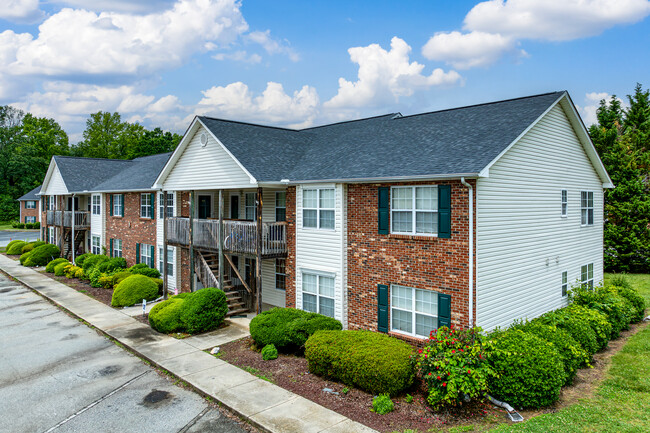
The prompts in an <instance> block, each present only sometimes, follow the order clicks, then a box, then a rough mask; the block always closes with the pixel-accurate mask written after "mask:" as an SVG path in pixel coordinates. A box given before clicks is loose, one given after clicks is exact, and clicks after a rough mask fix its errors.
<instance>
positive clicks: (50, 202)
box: [47, 195, 56, 210]
mask: <svg viewBox="0 0 650 433" xmlns="http://www.w3.org/2000/svg"><path fill="white" fill-rule="evenodd" d="M55 205H56V201H55V200H54V196H53V195H51V196H50V197H49V198H48V200H47V210H54V209H55Z"/></svg>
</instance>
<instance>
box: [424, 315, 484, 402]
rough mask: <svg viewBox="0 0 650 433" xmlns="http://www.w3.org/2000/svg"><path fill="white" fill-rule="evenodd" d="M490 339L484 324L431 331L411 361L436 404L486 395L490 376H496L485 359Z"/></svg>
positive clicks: (429, 397) (444, 327)
mask: <svg viewBox="0 0 650 433" xmlns="http://www.w3.org/2000/svg"><path fill="white" fill-rule="evenodd" d="M488 344H489V342H487V341H486V339H485V337H484V335H483V334H482V330H481V328H472V329H466V330H463V329H453V326H452V328H451V329H450V328H447V327H446V326H443V327H441V328H438V330H437V331H432V332H431V335H430V336H429V341H428V342H427V343H426V345H425V347H424V348H423V349H420V350H418V351H417V353H416V354H414V355H413V357H412V361H413V362H414V364H415V367H416V369H417V370H418V373H419V375H420V377H421V378H422V380H423V381H424V383H425V384H426V387H427V392H428V396H427V402H428V403H429V404H430V405H431V406H432V407H434V408H438V407H441V406H445V405H457V404H462V402H463V401H464V399H465V398H466V396H467V397H469V398H471V399H476V398H483V397H484V396H485V395H486V394H487V392H488V378H490V377H493V376H496V373H495V371H494V370H493V369H492V367H491V366H490V365H489V364H488V363H487V362H486V360H485V352H484V351H485V349H486V345H488Z"/></svg>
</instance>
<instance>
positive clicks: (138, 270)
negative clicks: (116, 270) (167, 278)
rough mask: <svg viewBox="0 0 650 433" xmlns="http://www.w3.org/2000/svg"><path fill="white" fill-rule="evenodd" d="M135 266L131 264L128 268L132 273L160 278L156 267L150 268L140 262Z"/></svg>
mask: <svg viewBox="0 0 650 433" xmlns="http://www.w3.org/2000/svg"><path fill="white" fill-rule="evenodd" d="M141 265H142V266H141ZM136 266H141V267H136ZM136 266H131V267H130V268H129V269H128V270H129V271H130V272H131V273H132V274H139V275H146V276H147V277H149V278H160V271H158V269H154V268H150V267H149V266H147V265H145V264H144V263H140V265H136Z"/></svg>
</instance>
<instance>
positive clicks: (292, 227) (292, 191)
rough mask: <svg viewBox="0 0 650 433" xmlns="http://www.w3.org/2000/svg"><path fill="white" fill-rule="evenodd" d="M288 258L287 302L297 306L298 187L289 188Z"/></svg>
mask: <svg viewBox="0 0 650 433" xmlns="http://www.w3.org/2000/svg"><path fill="white" fill-rule="evenodd" d="M286 206H287V213H286V221H287V260H286V262H285V274H286V277H285V288H286V292H285V304H286V306H287V307H292V308H296V187H295V186H290V187H288V188H287V200H286Z"/></svg>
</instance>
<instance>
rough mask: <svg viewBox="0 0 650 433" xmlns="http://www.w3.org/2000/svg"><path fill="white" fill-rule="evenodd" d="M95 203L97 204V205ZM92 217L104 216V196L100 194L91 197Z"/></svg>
mask: <svg viewBox="0 0 650 433" xmlns="http://www.w3.org/2000/svg"><path fill="white" fill-rule="evenodd" d="M95 199H97V200H95ZM95 201H96V202H97V203H95ZM90 203H91V210H92V215H101V214H102V196H101V195H100V194H93V195H91V196H90Z"/></svg>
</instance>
